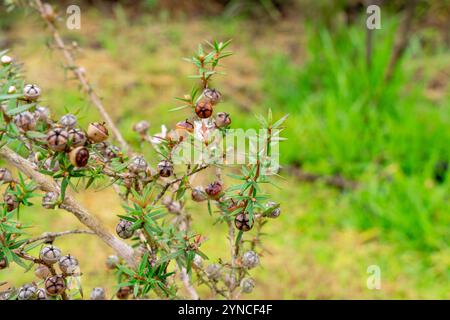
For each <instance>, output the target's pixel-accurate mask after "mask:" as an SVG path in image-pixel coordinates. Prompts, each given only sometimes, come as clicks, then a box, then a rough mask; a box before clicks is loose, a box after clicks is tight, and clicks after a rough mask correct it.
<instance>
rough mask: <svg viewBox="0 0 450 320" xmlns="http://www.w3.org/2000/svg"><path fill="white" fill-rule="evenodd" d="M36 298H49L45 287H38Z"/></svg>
mask: <svg viewBox="0 0 450 320" xmlns="http://www.w3.org/2000/svg"><path fill="white" fill-rule="evenodd" d="M36 300H47V293H46V292H45V290H44V289H38V290H37V291H36Z"/></svg>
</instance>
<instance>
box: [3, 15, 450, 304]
mask: <svg viewBox="0 0 450 320" xmlns="http://www.w3.org/2000/svg"><path fill="white" fill-rule="evenodd" d="M114 12H115V13H114V16H113V17H108V16H106V17H105V16H102V15H101V14H100V13H99V12H98V11H96V10H90V11H89V12H87V13H86V15H84V18H83V27H82V29H81V31H79V32H66V34H65V35H66V37H67V38H68V39H72V40H76V41H78V42H79V43H80V46H81V47H82V48H83V49H82V50H81V51H80V52H79V60H80V63H81V65H82V66H84V67H86V69H87V73H88V76H89V78H90V79H91V80H92V82H93V83H94V85H95V87H96V88H98V89H99V91H100V93H101V95H102V97H103V100H104V103H105V105H106V106H107V107H108V109H109V110H111V113H112V115H113V117H114V118H115V119H117V122H118V125H119V127H120V128H121V129H122V131H123V132H124V133H125V137H126V138H127V140H128V141H131V142H132V143H133V145H134V146H135V147H136V148H138V149H141V151H142V152H144V153H145V154H149V153H150V150H149V148H148V147H144V146H140V144H139V141H138V139H137V137H136V136H135V135H134V134H133V133H132V132H131V130H130V129H131V126H132V124H133V123H134V122H136V121H137V120H140V119H147V120H150V122H151V124H152V128H151V131H152V133H156V132H158V131H159V126H160V125H161V124H166V125H168V126H170V125H173V124H174V123H175V122H176V120H177V119H179V118H182V117H184V114H183V112H184V111H182V112H181V114H180V113H179V114H173V113H169V112H168V110H169V109H170V108H172V107H173V106H174V105H175V101H174V99H173V97H175V96H180V95H182V94H183V93H185V92H187V91H189V89H190V87H191V82H190V80H189V79H187V75H188V74H190V72H191V71H192V70H191V68H190V66H189V65H188V64H186V63H184V62H183V61H182V60H181V57H184V56H187V55H189V54H190V53H191V52H192V51H193V50H194V49H195V48H196V45H197V43H198V42H201V41H203V40H209V39H211V37H214V38H219V39H228V38H233V39H234V41H233V47H232V49H233V51H235V55H234V56H233V57H231V58H230V59H229V61H226V62H225V65H226V70H225V71H226V73H227V75H226V76H222V77H220V78H218V79H217V80H216V82H215V85H216V86H217V87H218V88H220V89H221V91H222V93H223V95H224V102H223V103H222V104H221V105H220V109H221V110H226V111H227V112H229V113H230V114H231V115H232V118H233V125H234V126H235V127H244V128H248V127H255V126H257V122H256V119H254V117H253V113H265V112H266V109H267V108H268V107H270V108H272V109H273V110H274V112H275V113H276V114H277V115H282V114H283V113H290V118H289V121H288V128H287V130H286V133H285V134H286V136H287V137H288V138H289V141H288V142H286V143H285V144H284V146H283V145H282V149H281V156H282V160H283V164H285V165H286V166H288V165H300V166H301V168H302V170H305V171H308V172H314V173H319V174H326V175H333V174H340V175H342V176H344V177H346V178H348V179H354V180H357V181H358V183H359V185H360V186H359V187H358V188H357V189H356V190H354V191H344V192H340V191H337V190H334V189H332V188H330V187H329V186H326V185H325V184H322V183H316V184H306V183H301V182H299V181H298V180H296V179H295V178H294V177H292V176H291V175H290V173H289V172H286V171H285V174H284V175H285V176H286V177H287V178H286V179H283V180H279V181H278V182H277V183H278V185H280V187H281V190H278V189H274V188H273V189H269V190H268V191H270V192H272V193H273V194H274V198H275V200H276V201H279V202H280V203H281V205H282V207H283V213H282V216H281V217H280V218H279V219H278V220H275V221H272V223H270V224H269V225H268V228H267V234H268V235H267V239H266V245H267V253H266V256H265V257H264V259H263V266H262V268H259V269H258V270H255V273H254V274H255V277H256V280H257V290H255V292H254V293H253V294H251V295H248V296H246V297H248V298H264V299H270V298H284V299H295V298H308V299H312V298H324V299H333V298H348V299H351V298H363V299H366V298H394V299H398V298H426V299H432V298H449V292H450V284H449V281H448V279H449V278H450V251H449V249H448V243H449V240H450V239H449V229H448V228H449V225H450V223H449V222H450V214H449V213H450V207H449V201H448V194H449V192H448V191H449V179H446V181H445V182H444V183H437V182H436V181H435V180H434V179H433V172H434V167H435V164H436V162H437V161H445V160H447V161H448V160H450V156H449V148H448V141H450V140H449V138H450V126H449V121H450V118H449V115H450V112H449V111H450V110H449V109H450V104H449V99H448V98H449V93H448V79H447V80H445V79H444V83H445V85H444V88H439V89H440V90H438V92H437V93H435V94H433V95H431V93H430V91H431V89H430V88H429V83H430V81H432V80H433V79H435V78H436V77H437V76H439V75H440V72H441V71H442V70H449V68H450V54H449V52H448V50H447V49H446V48H437V49H436V50H431V51H429V50H428V51H425V50H423V49H422V48H421V46H420V43H419V40H418V39H419V36H420V34H417V35H416V36H415V37H414V38H413V39H411V42H412V45H411V47H410V49H409V50H408V52H407V55H406V58H405V61H403V64H402V65H401V66H400V68H398V69H397V71H396V72H395V74H394V77H393V79H392V81H391V82H389V83H385V82H384V80H383V71H384V70H385V67H386V64H387V62H388V59H389V54H390V50H391V48H392V43H393V39H394V38H393V37H394V34H395V32H394V31H395V28H396V26H397V24H398V23H397V20H394V19H392V21H389V20H388V19H386V21H383V26H384V28H383V29H382V30H380V31H379V32H378V31H377V33H376V41H375V46H374V50H375V51H374V54H373V57H374V60H373V62H372V70H371V72H368V70H367V67H366V65H365V61H364V41H365V39H364V32H363V29H361V28H359V27H356V26H354V27H350V28H342V29H337V30H333V32H330V31H327V30H326V29H325V28H324V27H323V26H317V25H308V24H303V22H299V21H287V22H283V23H280V25H275V26H265V27H264V26H259V25H257V26H255V25H252V24H251V23H249V22H248V21H246V20H243V19H240V18H236V19H225V18H216V19H207V18H202V19H196V20H180V21H168V20H167V19H166V18H164V17H153V16H142V17H140V18H138V19H135V20H133V21H130V20H129V18H127V15H126V13H125V12H124V10H123V9H121V8H120V7H116V9H115V11H114ZM255 29H259V32H255ZM31 30H32V31H33V32H31ZM286 30H301V31H302V32H300V31H299V32H298V33H293V32H286ZM31 35H32V36H31ZM6 36H7V37H8V38H10V39H13V46H12V49H13V51H12V54H13V55H14V56H16V57H17V58H18V59H19V60H21V61H23V62H24V63H25V75H26V78H27V79H28V80H29V81H30V82H36V83H39V84H40V85H41V86H42V87H43V89H44V99H45V101H44V102H45V103H48V105H49V106H51V108H52V110H54V114H55V116H60V115H62V114H63V112H64V108H65V107H66V108H68V109H69V110H77V109H81V113H80V114H81V115H82V117H81V119H80V122H81V124H82V125H86V124H87V123H88V122H89V121H91V120H96V119H98V115H97V113H96V111H94V110H93V109H92V107H91V106H90V105H89V104H88V103H87V102H86V100H85V99H84V98H83V96H82V95H81V94H80V93H79V92H78V90H77V85H76V83H75V82H74V81H71V80H69V79H66V78H65V77H64V72H63V70H62V68H61V64H60V59H59V58H60V57H59V53H58V52H56V51H49V50H48V49H46V48H45V46H43V43H44V42H45V41H46V40H47V36H46V34H45V33H44V32H43V31H41V28H40V25H39V22H38V21H36V20H33V19H29V20H27V21H21V22H20V23H16V24H13V26H12V28H11V29H10V30H9V31H8V32H7V34H6ZM292 47H294V48H295V49H294V50H293V52H292V50H288V49H289V48H292ZM274 48H276V49H274ZM446 88H447V90H446ZM433 93H434V91H433ZM436 96H437V97H436ZM106 197H108V199H109V198H111V199H113V198H114V199H115V196H114V194H113V193H112V192H110V191H102V192H99V193H94V192H87V193H82V194H81V195H80V196H79V198H80V200H81V201H82V202H83V203H84V204H85V205H86V207H88V208H89V209H90V210H92V211H93V212H95V214H96V215H98V217H99V218H100V219H101V220H102V221H104V222H105V223H106V224H107V225H108V227H109V228H110V229H111V230H113V228H114V224H115V221H116V214H117V213H118V211H119V210H120V207H119V202H118V201H117V200H114V201H115V202H113V204H112V205H111V206H110V207H108V208H105V207H102V204H101V203H99V201H98V199H105V198H106ZM25 215H26V219H27V221H30V222H34V223H35V224H36V228H35V229H33V233H35V234H38V233H41V232H43V231H60V230H66V229H70V228H76V227H79V223H78V222H77V221H76V220H75V219H74V218H72V217H71V216H68V215H67V214H65V213H64V212H60V211H55V212H49V211H44V210H42V209H39V208H34V207H33V208H30V209H28V210H27V212H26V213H25ZM194 220H195V221H196V222H195V229H196V230H197V231H199V232H204V233H205V234H207V235H208V236H209V237H210V239H209V241H208V242H207V243H206V244H205V247H204V248H205V251H206V253H207V254H208V255H209V256H210V258H211V259H217V258H219V257H220V254H221V252H223V249H224V246H225V245H226V239H225V237H224V236H222V235H224V234H225V232H224V230H223V226H220V225H212V223H213V218H211V217H209V216H208V214H207V212H206V210H203V211H200V210H198V211H197V210H195V213H194ZM80 244H81V245H80ZM58 246H61V247H62V249H63V250H65V251H66V252H70V253H72V254H74V255H76V256H77V257H78V258H79V260H80V261H81V268H82V270H83V272H84V276H83V280H82V284H83V286H84V289H85V292H89V289H90V288H92V287H94V286H106V287H107V289H108V291H109V292H110V293H111V292H112V286H113V285H114V279H113V276H112V274H111V273H107V272H106V270H105V267H104V266H103V264H104V258H106V256H107V255H108V254H111V253H112V252H110V250H109V249H108V248H107V247H106V246H104V245H103V244H102V243H100V241H99V240H97V239H95V238H92V237H89V236H81V237H80V238H75V236H74V237H71V238H68V239H64V240H60V241H58ZM92 257H98V258H96V259H92ZM372 264H376V265H379V266H380V267H381V270H382V290H380V291H376V290H375V291H372V290H368V289H367V287H366V279H367V276H368V275H367V273H366V269H367V267H368V266H369V265H372ZM11 278H12V282H13V284H15V285H20V284H22V283H23V282H24V281H30V280H31V279H32V275H31V273H27V274H24V273H23V270H21V269H20V268H18V267H14V268H12V270H11V271H8V274H7V275H6V274H5V272H3V271H2V272H0V281H2V280H5V279H8V280H11ZM246 297H244V298H246Z"/></svg>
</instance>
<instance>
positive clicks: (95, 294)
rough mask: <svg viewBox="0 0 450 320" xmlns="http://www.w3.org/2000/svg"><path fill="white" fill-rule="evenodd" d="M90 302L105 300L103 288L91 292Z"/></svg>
mask: <svg viewBox="0 0 450 320" xmlns="http://www.w3.org/2000/svg"><path fill="white" fill-rule="evenodd" d="M90 299H91V300H106V294H105V289H103V288H94V289H92V291H91V296H90Z"/></svg>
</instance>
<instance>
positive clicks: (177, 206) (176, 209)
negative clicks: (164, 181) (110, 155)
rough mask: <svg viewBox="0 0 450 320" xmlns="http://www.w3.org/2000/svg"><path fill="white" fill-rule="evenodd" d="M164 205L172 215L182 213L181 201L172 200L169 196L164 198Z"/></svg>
mask: <svg viewBox="0 0 450 320" xmlns="http://www.w3.org/2000/svg"><path fill="white" fill-rule="evenodd" d="M162 203H163V205H164V206H165V207H166V208H167V210H168V211H169V212H171V213H180V212H181V203H180V202H179V201H174V200H172V198H171V197H169V196H167V197H164V199H163V201H162Z"/></svg>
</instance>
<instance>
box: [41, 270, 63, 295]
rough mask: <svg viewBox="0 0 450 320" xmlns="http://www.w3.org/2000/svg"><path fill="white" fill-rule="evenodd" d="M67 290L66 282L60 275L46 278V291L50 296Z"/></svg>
mask: <svg viewBox="0 0 450 320" xmlns="http://www.w3.org/2000/svg"><path fill="white" fill-rule="evenodd" d="M64 290H66V282H65V281H64V278H63V277H62V276H60V275H56V276H53V277H49V278H47V280H45V291H46V292H47V294H48V295H50V296H57V295H59V294H62V293H63V292H64Z"/></svg>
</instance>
